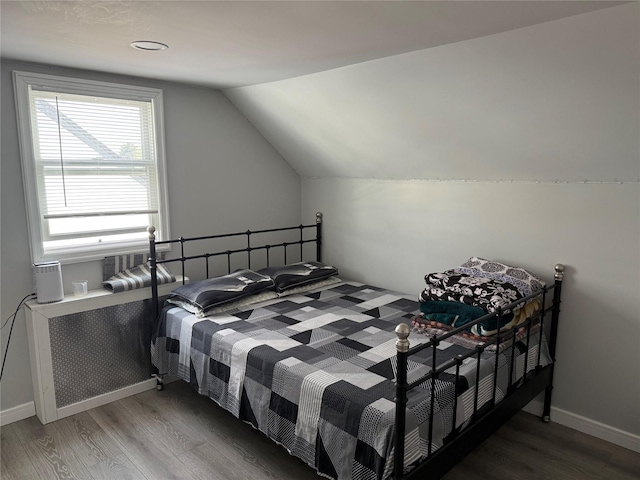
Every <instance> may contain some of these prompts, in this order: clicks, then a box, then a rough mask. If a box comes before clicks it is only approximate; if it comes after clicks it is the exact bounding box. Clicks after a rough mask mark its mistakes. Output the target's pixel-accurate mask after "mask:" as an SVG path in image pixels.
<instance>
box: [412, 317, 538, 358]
mask: <svg viewBox="0 0 640 480" xmlns="http://www.w3.org/2000/svg"><path fill="white" fill-rule="evenodd" d="M411 327H412V329H411V330H412V332H415V333H418V334H421V335H426V336H427V337H429V338H433V337H434V335H437V336H438V337H440V336H442V335H445V334H446V333H449V332H450V331H451V330H453V327H451V326H449V325H443V324H441V323H438V322H432V321H429V320H425V319H424V318H422V317H421V316H419V315H416V316H414V317H413V318H412V319H411ZM539 331H540V322H534V323H533V324H532V325H531V329H530V332H529V335H534V334H536V333H537V332H539ZM493 338H495V337H493V336H481V335H474V334H471V333H461V334H458V335H453V336H451V337H449V338H447V340H446V341H447V342H449V343H455V344H456V345H461V346H463V347H465V348H475V347H477V346H479V345H482V344H485V343H487V342H490V341H491V340H492V339H493ZM526 338H527V328H526V327H521V328H519V329H518V330H517V331H516V332H515V341H516V342H518V341H521V340H524V339H526ZM513 341H514V336H513V334H511V333H509V334H507V335H505V336H504V337H503V338H502V340H501V341H500V352H502V351H504V350H505V349H506V348H508V347H510V346H511V345H512V343H513ZM495 350H496V344H495V343H492V344H491V345H489V346H487V347H486V348H485V351H495Z"/></svg>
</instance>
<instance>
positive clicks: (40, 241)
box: [13, 70, 170, 264]
mask: <svg viewBox="0 0 640 480" xmlns="http://www.w3.org/2000/svg"><path fill="white" fill-rule="evenodd" d="M13 83H14V95H15V103H16V114H17V124H18V135H19V144H20V157H21V164H22V179H23V184H24V195H25V204H26V205H25V206H26V213H27V226H28V231H29V244H30V251H31V261H32V263H37V262H43V261H49V260H59V261H60V262H61V263H63V264H64V263H76V262H84V261H90V260H97V259H101V258H103V257H105V256H108V255H123V254H130V253H140V252H143V253H144V252H147V251H148V242H147V237H146V236H145V237H144V238H143V239H138V240H128V241H119V242H115V241H114V242H109V243H105V244H103V245H101V244H99V243H98V244H92V245H77V246H70V247H64V248H58V249H55V250H52V251H51V252H45V250H44V241H45V236H44V235H43V228H44V225H43V213H42V210H41V199H40V197H39V194H38V187H37V179H36V175H37V166H36V157H35V153H34V141H33V140H34V138H33V128H32V119H31V108H30V100H29V91H30V88H31V87H33V86H35V87H37V88H38V90H46V91H52V92H57V93H68V94H78V95H90V96H96V97H108V98H116V99H123V100H136V101H144V102H149V103H150V104H151V109H152V119H153V127H154V130H153V134H154V138H155V153H156V170H157V183H158V185H157V195H158V213H157V219H158V221H157V222H154V223H157V224H155V225H154V227H155V228H156V238H157V239H158V240H164V239H169V238H170V233H169V232H170V230H169V204H168V187H167V172H166V155H165V142H164V108H163V93H162V90H160V89H156V88H150V87H141V86H134V85H125V84H119V83H111V82H102V81H95V80H86V79H80V78H72V77H64V76H58V75H49V74H41V73H33V72H23V71H17V70H16V71H14V72H13ZM82 236H83V235H82V234H78V235H77V238H82ZM165 249H168V248H165Z"/></svg>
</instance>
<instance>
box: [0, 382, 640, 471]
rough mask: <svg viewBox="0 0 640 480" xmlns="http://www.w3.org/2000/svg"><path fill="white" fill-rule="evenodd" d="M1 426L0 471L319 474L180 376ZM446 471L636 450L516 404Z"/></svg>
mask: <svg viewBox="0 0 640 480" xmlns="http://www.w3.org/2000/svg"><path fill="white" fill-rule="evenodd" d="M1 433H2V439H1V440H2V443H1V445H0V447H1V451H2V470H1V472H0V473H1V478H2V480H12V479H27V480H38V479H42V480H52V479H63V478H64V479H77V480H84V479H87V480H92V479H96V480H97V479H139V480H164V479H189V480H191V479H202V480H263V479H277V480H318V479H319V478H321V477H319V476H317V475H316V474H315V472H314V471H313V470H312V469H311V468H310V467H307V466H306V465H304V464H303V463H302V462H301V461H299V460H297V459H296V458H294V457H292V456H290V455H289V454H288V453H287V452H286V451H285V450H284V449H283V448H282V447H279V446H278V445H276V444H274V443H272V442H271V441H269V440H268V439H267V438H266V437H265V436H264V435H262V434H261V433H259V432H257V431H255V430H254V429H253V428H252V427H250V426H249V425H247V424H244V423H242V422H240V421H238V420H237V419H235V418H233V417H232V416H231V415H230V414H229V413H227V412H225V411H223V410H222V409H221V408H219V407H218V406H217V405H215V404H214V403H213V402H212V401H211V400H209V399H207V398H204V397H201V396H199V395H197V394H196V393H195V392H193V391H192V390H191V389H190V387H189V386H188V385H186V384H185V383H184V382H174V383H171V384H168V385H167V386H166V388H165V390H164V391H163V392H157V391H155V390H150V391H147V392H144V393H141V394H139V395H136V396H133V397H129V398H126V399H123V400H120V401H117V402H114V403H111V404H109V405H105V406H102V407H99V408H95V409H93V410H90V411H88V412H83V413H80V414H77V415H74V416H72V417H68V418H65V419H62V420H59V421H57V422H54V423H51V424H48V425H41V424H40V422H39V421H38V419H37V418H36V417H31V418H29V419H26V420H22V421H20V422H16V423H13V424H10V425H7V426H5V427H2V429H1ZM445 479H446V480H462V479H464V480H474V479H483V480H487V479H494V480H501V479H505V480H506V479H509V480H512V479H522V480H527V479H536V480H539V479H553V480H563V479H603V480H624V479H640V454H638V453H635V452H632V451H630V450H626V449H624V448H620V447H617V446H615V445H611V444H609V443H607V442H604V441H601V440H598V439H595V438H593V437H590V436H588V435H583V434H581V433H578V432H576V431H574V430H571V429H568V428H566V427H563V426H561V425H557V424H553V423H551V424H545V423H542V422H541V421H540V420H539V419H538V418H537V417H534V416H533V415H530V414H527V413H519V414H518V415H516V417H514V418H513V419H512V420H511V421H510V422H509V423H508V424H506V425H505V426H504V427H502V428H501V429H500V430H499V431H498V432H497V433H496V434H494V435H493V436H492V437H491V438H490V439H489V440H487V441H486V442H485V443H483V444H482V445H481V446H480V447H479V448H478V449H476V451H475V452H473V453H472V454H471V455H470V456H468V457H467V458H466V459H465V460H464V461H463V462H461V463H460V464H459V465H458V466H456V468H454V469H453V470H452V471H451V472H449V473H448V474H447V476H446V477H445Z"/></svg>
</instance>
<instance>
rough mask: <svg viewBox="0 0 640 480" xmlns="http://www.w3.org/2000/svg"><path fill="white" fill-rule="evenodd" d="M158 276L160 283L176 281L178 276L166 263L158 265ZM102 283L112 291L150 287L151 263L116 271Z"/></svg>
mask: <svg viewBox="0 0 640 480" xmlns="http://www.w3.org/2000/svg"><path fill="white" fill-rule="evenodd" d="M156 277H157V278H158V285H161V284H163V283H171V282H175V281H176V277H174V276H173V274H172V273H171V272H170V271H169V270H167V269H166V268H165V267H164V265H156ZM102 285H103V286H104V288H106V289H107V290H111V291H112V292H124V291H126V290H135V289H136V288H143V287H150V286H151V269H150V265H149V263H148V262H147V263H143V264H141V265H137V266H135V267H133V268H129V269H126V270H125V271H123V272H120V273H116V274H115V275H113V276H112V277H110V278H109V279H107V280H105V281H104V282H102Z"/></svg>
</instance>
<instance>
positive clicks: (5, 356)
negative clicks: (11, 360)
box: [0, 293, 36, 382]
mask: <svg viewBox="0 0 640 480" xmlns="http://www.w3.org/2000/svg"><path fill="white" fill-rule="evenodd" d="M35 296H36V294H35V293H30V294H29V295H25V296H24V298H23V299H22V300H20V303H19V304H18V307H17V308H16V311H15V312H13V315H10V316H8V317H7V319H6V320H5V322H4V323H3V324H2V327H0V330H1V329H3V328H4V327H6V326H7V323H8V322H9V319H11V328H10V329H9V338H7V347H6V348H5V350H4V358H3V359H2V369H1V370H0V382H1V381H2V375H3V374H4V364H5V363H6V361H7V352H8V351H9V343H10V342H11V334H12V333H13V326H14V325H15V323H16V316H17V315H18V312H19V311H20V307H22V304H23V303H24V302H26V301H27V299H29V298H31V297H35Z"/></svg>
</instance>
